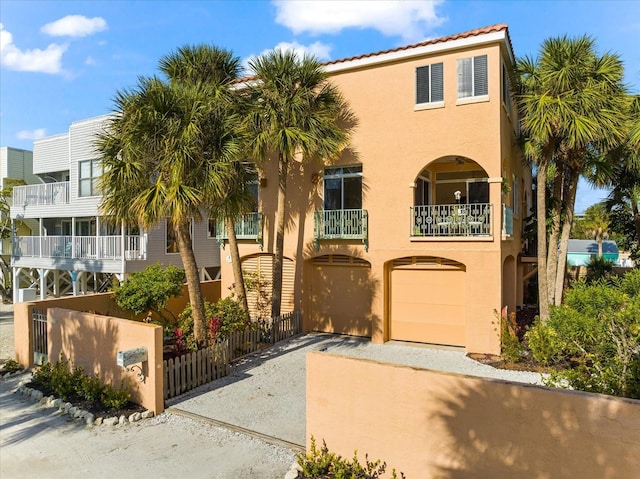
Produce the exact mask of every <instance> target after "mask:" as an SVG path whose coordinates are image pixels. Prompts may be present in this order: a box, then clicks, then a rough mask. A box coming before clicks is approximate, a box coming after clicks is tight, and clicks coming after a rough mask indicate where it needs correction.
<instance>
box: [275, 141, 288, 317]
mask: <svg viewBox="0 0 640 479" xmlns="http://www.w3.org/2000/svg"><path fill="white" fill-rule="evenodd" d="M288 166H289V164H288V162H287V161H286V160H285V158H284V157H283V155H282V153H280V154H279V158H278V212H277V213H276V245H275V255H274V258H273V285H272V286H273V289H272V295H271V317H272V318H276V317H278V316H280V307H281V304H282V263H283V261H284V226H285V224H284V222H285V221H284V220H285V206H286V195H287V174H288Z"/></svg>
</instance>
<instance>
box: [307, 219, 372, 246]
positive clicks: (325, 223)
mask: <svg viewBox="0 0 640 479" xmlns="http://www.w3.org/2000/svg"><path fill="white" fill-rule="evenodd" d="M368 230H369V215H368V213H367V210H323V211H316V212H315V214H314V240H315V243H316V250H318V249H320V241H323V240H336V239H341V240H345V239H346V240H361V241H362V243H363V244H364V249H365V251H367V250H368V249H369V232H368Z"/></svg>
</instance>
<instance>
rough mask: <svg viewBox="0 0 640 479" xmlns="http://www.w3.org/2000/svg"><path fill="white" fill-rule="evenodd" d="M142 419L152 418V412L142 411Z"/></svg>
mask: <svg viewBox="0 0 640 479" xmlns="http://www.w3.org/2000/svg"><path fill="white" fill-rule="evenodd" d="M141 416H142V419H149V418H152V417H153V411H144V412H143V413H142V414H141Z"/></svg>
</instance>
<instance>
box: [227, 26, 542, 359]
mask: <svg viewBox="0 0 640 479" xmlns="http://www.w3.org/2000/svg"><path fill="white" fill-rule="evenodd" d="M513 63H514V54H513V51H512V46H511V41H510V38H509V32H508V28H507V26H506V25H495V26H491V27H487V28H481V29H478V30H473V31H469V32H465V33H461V34H457V35H452V36H448V37H445V38H438V39H434V40H429V41H426V42H422V43H419V44H415V45H409V46H406V47H401V48H396V49H392V50H387V51H382V52H376V53H370V54H365V55H360V56H357V57H352V58H346V59H343V60H338V61H333V62H330V63H327V64H326V65H325V68H326V71H327V72H329V74H330V80H331V81H332V82H333V83H334V84H335V85H337V86H338V87H339V89H340V90H341V92H342V93H343V95H344V96H345V98H346V100H347V101H348V103H349V106H350V108H351V109H352V111H353V112H354V114H355V116H356V117H357V122H358V124H357V127H356V129H355V131H354V134H353V136H352V142H351V145H350V147H349V148H348V149H347V150H346V151H345V152H344V154H343V155H342V157H341V159H340V160H339V161H338V162H336V163H335V164H332V165H326V166H324V167H322V166H319V165H312V164H310V163H308V164H307V163H305V164H303V163H298V164H296V165H295V167H294V168H292V170H293V171H292V173H291V175H290V177H289V180H288V187H287V188H288V192H287V195H288V196H287V202H288V209H287V212H288V213H287V215H288V216H287V225H288V226H287V231H286V236H285V264H284V281H283V288H284V293H283V307H282V310H283V312H286V311H288V310H292V309H300V310H302V312H303V318H304V328H305V329H306V330H312V331H325V332H331V333H342V334H351V335H358V336H367V337H371V339H372V340H373V341H374V342H384V341H388V340H400V341H413V342H419V343H434V344H442V345H452V346H458V347H463V348H465V349H466V350H467V351H470V352H484V353H498V352H499V351H500V339H499V336H498V333H497V331H498V328H497V324H498V321H497V316H496V314H497V312H499V311H504V308H505V306H506V307H507V308H508V311H514V310H515V308H516V306H517V305H520V304H522V302H523V286H524V281H523V278H524V277H526V276H528V272H529V269H530V266H531V264H530V263H525V262H523V261H522V260H521V257H522V256H523V254H522V248H523V239H522V230H523V222H524V218H525V217H526V216H527V215H528V214H529V212H530V208H531V206H532V204H531V201H532V193H531V174H530V171H529V169H528V168H527V167H525V166H523V162H522V159H521V155H520V152H519V149H518V147H517V144H516V136H517V133H518V117H517V112H516V108H515V106H514V104H513V103H512V101H511V97H510V89H511V87H510V78H509V74H508V72H509V71H510V68H511V67H512V65H513ZM258 184H259V188H258V190H259V191H258V208H257V210H258V211H257V212H256V213H255V215H259V217H260V218H261V221H260V222H258V223H256V222H253V223H256V224H260V228H259V230H258V231H256V230H253V231H252V232H251V234H249V235H247V236H245V239H244V240H241V241H240V254H241V261H242V268H243V270H244V271H246V272H248V273H249V275H250V277H251V279H252V285H253V286H252V288H250V290H251V291H250V293H249V294H248V296H249V300H250V306H251V307H252V308H254V310H256V309H259V308H260V302H261V300H262V301H264V299H265V295H267V296H268V292H269V291H270V287H271V286H270V283H271V271H272V267H273V252H274V245H275V230H274V227H275V217H276V205H277V201H276V198H277V189H278V186H277V184H278V182H277V169H276V166H275V162H272V163H269V164H265V165H263V167H262V170H261V172H260V178H259V181H258ZM253 223H252V224H253ZM222 257H223V260H222V262H221V263H222V264H221V276H222V291H228V288H229V287H230V286H231V285H232V283H233V274H232V268H231V266H232V265H231V256H230V255H228V250H227V252H225V251H224V250H223V252H222ZM256 285H257V286H256ZM267 300H268V297H267Z"/></svg>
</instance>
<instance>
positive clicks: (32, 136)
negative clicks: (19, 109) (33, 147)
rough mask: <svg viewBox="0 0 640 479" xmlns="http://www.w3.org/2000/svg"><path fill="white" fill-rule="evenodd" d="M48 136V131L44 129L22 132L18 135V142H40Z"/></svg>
mask: <svg viewBox="0 0 640 479" xmlns="http://www.w3.org/2000/svg"><path fill="white" fill-rule="evenodd" d="M46 134H47V130H45V129H44V128H38V129H36V130H32V131H29V130H20V131H19V132H18V133H16V138H17V139H18V140H38V139H40V138H43V137H44V136H45V135H46Z"/></svg>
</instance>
